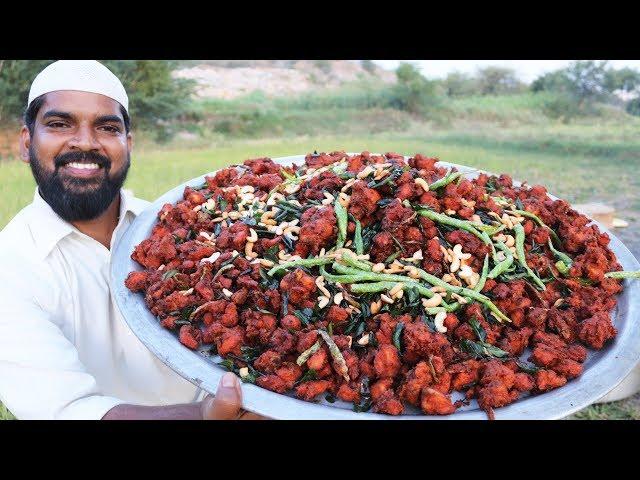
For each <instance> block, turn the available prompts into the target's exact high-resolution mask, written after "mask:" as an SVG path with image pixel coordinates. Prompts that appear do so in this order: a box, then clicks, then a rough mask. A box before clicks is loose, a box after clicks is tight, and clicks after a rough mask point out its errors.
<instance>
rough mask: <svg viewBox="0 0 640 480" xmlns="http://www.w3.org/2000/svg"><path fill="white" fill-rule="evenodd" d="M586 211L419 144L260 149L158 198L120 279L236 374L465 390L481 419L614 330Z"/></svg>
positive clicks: (555, 375) (403, 393) (262, 379)
mask: <svg viewBox="0 0 640 480" xmlns="http://www.w3.org/2000/svg"><path fill="white" fill-rule="evenodd" d="M589 223H590V220H589V219H587V217H585V216H584V215H581V214H579V213H577V212H576V211H575V210H572V209H571V207H570V206H569V204H568V203H567V202H565V201H563V200H556V201H554V200H551V199H550V198H549V197H548V196H547V193H546V190H545V188H544V187H542V186H539V185H536V186H533V187H528V186H527V185H526V184H523V185H522V186H521V187H515V186H514V185H513V184H512V180H511V178H510V177H509V176H508V175H500V177H495V176H488V175H486V174H480V175H479V177H478V178H476V179H468V178H465V175H464V174H462V173H461V172H458V171H457V170H456V169H455V168H454V169H449V170H448V169H446V168H444V167H442V166H438V160H437V159H436V158H428V157H425V156H423V155H420V154H416V155H415V156H414V157H412V158H409V159H408V161H406V160H405V158H404V157H403V156H402V155H398V154H395V153H386V154H385V155H372V154H370V153H369V152H362V153H361V154H359V155H354V156H349V155H347V154H346V153H345V152H333V153H321V154H317V153H314V154H309V155H307V156H306V157H305V165H301V166H298V165H295V166H293V167H282V166H280V165H278V164H276V163H274V162H273V161H272V160H270V159H269V158H258V159H252V160H247V161H245V162H244V164H243V165H235V166H231V167H229V168H225V169H223V170H221V171H219V172H217V173H216V174H215V176H209V177H206V183H205V184H203V185H202V186H201V187H199V188H195V189H194V188H189V187H187V188H185V191H184V197H183V200H181V201H179V202H178V203H177V204H175V205H171V204H165V205H164V206H163V207H162V209H161V210H160V212H158V223H157V224H156V225H155V227H154V228H153V231H152V234H151V236H150V237H149V238H148V239H146V240H144V241H143V242H142V243H140V244H139V245H138V246H137V247H136V248H135V251H134V252H133V254H132V255H131V258H132V259H134V260H135V261H136V262H138V263H139V264H140V265H141V266H142V267H144V270H141V271H134V272H131V273H130V274H129V276H128V277H127V279H126V282H125V283H126V286H127V287H128V288H129V289H130V290H131V291H133V292H142V293H143V294H144V296H145V301H146V304H147V306H148V307H149V309H150V310H151V312H152V313H153V315H155V316H157V318H158V320H159V321H160V322H161V324H162V326H164V327H165V328H168V329H170V330H174V331H176V332H177V333H178V336H179V340H180V342H181V343H182V344H183V345H185V346H186V347H188V348H190V349H199V350H200V351H206V352H210V353H217V354H219V355H220V356H221V357H222V358H223V359H224V360H223V361H222V362H221V365H222V366H224V367H225V368H227V369H229V370H231V371H234V372H236V373H237V374H238V375H239V376H240V377H241V378H242V379H243V380H244V381H246V382H252V383H255V384H257V385H259V386H260V387H263V388H267V389H269V390H272V391H274V392H278V393H285V392H288V391H290V390H293V391H294V392H295V395H296V396H297V397H298V398H300V399H303V400H307V401H312V400H318V399H320V398H321V397H320V396H324V397H325V398H326V399H327V400H328V401H330V402H331V401H333V400H335V399H340V400H343V401H346V402H352V403H353V405H354V410H356V411H373V412H379V413H385V414H389V415H400V414H402V413H403V412H404V411H405V409H406V407H407V406H408V405H413V406H415V407H417V408H419V409H421V410H422V412H424V413H425V414H428V415H448V414H452V413H454V412H455V411H456V409H457V408H459V407H461V406H462V405H466V404H469V402H470V400H471V399H474V398H475V399H477V401H478V404H479V406H480V408H482V409H483V410H485V411H486V412H487V413H488V415H489V417H490V418H492V417H493V409H494V408H497V407H502V406H505V405H508V404H510V403H512V402H514V401H515V400H517V399H518V398H519V397H521V396H523V395H525V394H526V393H530V394H540V393H543V392H545V391H549V390H551V389H554V388H558V387H562V386H563V385H565V384H566V383H567V381H570V380H571V379H573V378H576V377H577V376H579V375H580V374H581V373H582V369H583V362H584V361H585V359H586V356H587V349H586V348H585V346H586V347H589V348H592V349H601V348H603V347H604V346H605V345H606V344H607V342H609V341H611V339H612V338H614V337H615V335H616V333H617V332H616V328H615V327H614V326H613V325H612V323H611V319H610V316H609V313H610V311H611V310H612V309H613V308H614V307H615V304H616V294H617V293H619V292H620V291H621V289H622V287H621V284H620V280H619V279H614V278H609V277H607V276H605V274H606V273H607V272H612V271H619V270H621V266H620V265H619V264H618V263H617V261H616V257H615V255H614V254H613V252H612V251H611V250H610V249H609V248H608V247H607V245H608V243H609V237H608V236H607V235H606V234H605V233H601V232H600V231H599V230H598V228H597V227H596V226H595V225H589ZM525 350H526V353H525ZM453 391H458V392H462V393H463V394H464V399H461V400H457V401H452V399H451V393H452V392H453Z"/></svg>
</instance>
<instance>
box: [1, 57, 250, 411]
mask: <svg viewBox="0 0 640 480" xmlns="http://www.w3.org/2000/svg"><path fill="white" fill-rule="evenodd" d="M132 145H133V141H132V136H131V132H130V131H129V113H128V97H127V94H126V92H125V89H124V87H123V86H122V83H121V82H120V81H119V80H118V78H117V77H116V76H115V75H113V73H112V72H111V71H109V70H108V69H107V68H106V67H105V66H104V65H102V64H100V63H98V62H96V61H58V62H55V63H53V64H51V65H49V66H48V67H47V68H45V69H44V70H43V71H42V72H41V73H40V74H39V75H38V76H37V77H36V78H35V80H34V81H33V84H32V85H31V90H30V92H29V99H28V105H27V110H26V112H25V125H24V126H23V127H22V130H21V132H20V151H21V158H22V160H23V161H25V162H27V163H29V165H30V167H31V170H32V173H33V176H34V178H35V180H36V183H37V185H38V187H37V188H36V192H35V195H34V199H33V203H31V204H30V205H28V206H27V207H25V208H24V209H23V210H22V211H21V212H20V213H18V214H17V215H16V216H15V217H14V218H13V220H12V221H11V222H10V223H9V224H8V225H7V226H6V228H5V229H4V230H2V232H0V260H1V262H0V264H1V265H2V267H1V268H0V285H1V286H0V401H2V402H3V403H4V404H5V405H6V406H7V408H8V409H9V410H11V411H12V412H13V414H14V415H16V416H17V417H18V418H21V419H22V418H24V419H44V418H51V419H233V418H238V417H241V418H256V417H257V416H256V415H254V414H250V413H247V412H244V411H242V410H241V408H240V407H241V405H242V394H241V390H240V384H239V382H238V380H237V378H236V376H235V375H233V374H232V373H228V374H226V375H224V376H223V377H222V380H221V382H220V385H219V387H218V391H217V394H216V396H215V397H212V396H207V397H205V394H204V392H203V391H201V390H200V389H198V388H197V387H195V386H194V385H192V384H191V383H189V382H188V381H186V380H184V379H183V378H181V377H180V376H179V375H177V374H176V373H174V372H173V371H172V370H170V369H169V368H168V367H167V366H165V365H164V364H163V363H162V362H161V361H159V360H158V359H157V358H155V356H154V355H153V354H152V353H151V352H150V351H149V350H148V349H147V348H146V347H145V346H144V345H143V344H142V343H141V342H140V341H139V340H138V339H137V338H136V336H135V335H134V334H133V333H132V332H131V331H130V330H129V328H128V326H127V324H126V323H125V321H124V320H123V318H122V317H121V315H120V313H119V311H118V308H117V306H116V305H115V303H114V301H113V299H112V297H111V295H110V289H109V265H110V252H111V250H112V249H113V247H114V245H115V244H116V242H118V240H119V238H120V237H121V235H122V233H123V232H124V230H125V229H126V228H127V226H128V225H129V224H130V223H131V222H132V220H133V219H134V218H135V216H136V215H137V214H139V213H140V212H141V211H142V210H143V209H144V208H145V207H146V205H148V202H145V201H143V200H140V199H137V198H134V197H133V196H132V195H130V194H128V193H127V192H126V191H124V190H122V189H121V187H122V185H123V183H124V181H125V178H126V176H127V171H128V169H129V166H130V154H131V149H132Z"/></svg>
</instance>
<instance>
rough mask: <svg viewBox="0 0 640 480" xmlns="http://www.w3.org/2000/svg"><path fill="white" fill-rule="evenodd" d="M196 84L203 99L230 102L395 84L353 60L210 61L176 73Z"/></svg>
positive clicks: (370, 66)
mask: <svg viewBox="0 0 640 480" xmlns="http://www.w3.org/2000/svg"><path fill="white" fill-rule="evenodd" d="M175 76H176V77H179V78H190V79H193V80H196V81H197V82H198V87H197V89H196V92H197V94H198V96H200V97H205V98H223V99H230V98H236V97H239V96H242V95H247V94H249V93H251V92H254V91H256V90H260V91H262V92H264V93H265V94H267V95H269V96H283V95H291V94H297V93H302V92H305V91H308V90H318V89H324V88H335V87H337V86H340V85H342V84H344V83H348V82H354V81H357V80H378V81H382V82H385V83H393V82H395V73H394V72H390V71H387V70H384V69H382V68H380V67H378V66H376V65H375V64H372V63H368V64H367V63H364V64H363V63H362V62H360V61H353V60H210V61H206V62H203V63H201V64H199V65H194V66H191V67H189V68H183V69H180V70H178V71H176V72H175Z"/></svg>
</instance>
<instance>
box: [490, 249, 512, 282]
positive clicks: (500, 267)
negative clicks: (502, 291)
mask: <svg viewBox="0 0 640 480" xmlns="http://www.w3.org/2000/svg"><path fill="white" fill-rule="evenodd" d="M497 245H498V248H499V249H500V250H502V251H503V252H504V253H505V255H506V258H505V259H504V260H503V261H502V262H500V263H498V264H497V265H496V266H495V267H493V269H492V270H491V271H490V272H489V274H488V275H487V278H496V277H498V276H499V275H502V274H503V273H504V272H506V271H507V270H508V269H509V267H510V266H511V264H512V263H513V254H512V253H511V250H509V247H507V246H506V245H505V244H504V243H502V242H497Z"/></svg>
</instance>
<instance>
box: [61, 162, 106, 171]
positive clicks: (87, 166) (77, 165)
mask: <svg viewBox="0 0 640 480" xmlns="http://www.w3.org/2000/svg"><path fill="white" fill-rule="evenodd" d="M68 165H69V166H70V167H73V168H80V169H84V170H96V169H98V168H100V166H99V165H98V164H97V163H76V162H71V163H68Z"/></svg>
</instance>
